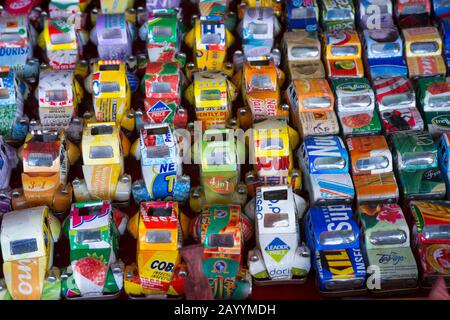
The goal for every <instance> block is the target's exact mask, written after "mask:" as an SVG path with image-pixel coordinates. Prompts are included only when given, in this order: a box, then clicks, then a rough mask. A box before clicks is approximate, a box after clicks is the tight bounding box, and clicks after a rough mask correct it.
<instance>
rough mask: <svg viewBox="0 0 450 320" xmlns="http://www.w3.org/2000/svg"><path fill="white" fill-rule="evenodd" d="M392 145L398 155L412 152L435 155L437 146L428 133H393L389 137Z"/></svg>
mask: <svg viewBox="0 0 450 320" xmlns="http://www.w3.org/2000/svg"><path fill="white" fill-rule="evenodd" d="M391 140H392V145H393V147H394V148H395V149H396V150H397V152H398V153H400V154H405V153H412V152H418V153H419V152H420V153H422V152H433V153H437V144H436V143H435V142H434V141H433V137H432V136H431V134H430V133H429V132H395V133H394V134H392V136H391Z"/></svg>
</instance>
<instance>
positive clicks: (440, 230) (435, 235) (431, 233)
mask: <svg viewBox="0 0 450 320" xmlns="http://www.w3.org/2000/svg"><path fill="white" fill-rule="evenodd" d="M422 233H423V236H424V237H425V239H427V240H444V239H449V238H450V224H440V225H430V226H425V227H423V230H422Z"/></svg>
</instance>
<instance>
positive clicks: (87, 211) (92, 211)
mask: <svg viewBox="0 0 450 320" xmlns="http://www.w3.org/2000/svg"><path fill="white" fill-rule="evenodd" d="M102 209H103V205H94V206H85V207H81V208H78V212H77V214H78V215H79V216H80V217H84V216H96V215H99V214H101V213H102Z"/></svg>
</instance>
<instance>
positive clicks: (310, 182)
mask: <svg viewBox="0 0 450 320" xmlns="http://www.w3.org/2000/svg"><path fill="white" fill-rule="evenodd" d="M298 158H299V163H300V164H301V168H302V173H303V181H304V185H305V189H306V190H307V191H308V193H309V202H310V203H311V205H323V204H340V203H348V204H351V203H352V201H353V198H354V196H355V190H354V188H353V182H352V178H351V177H350V174H349V165H348V163H349V156H348V152H347V149H346V148H345V145H344V142H343V141H342V140H341V138H339V137H338V136H326V137H308V138H306V139H305V140H304V141H303V143H302V145H301V147H300V149H299V152H298Z"/></svg>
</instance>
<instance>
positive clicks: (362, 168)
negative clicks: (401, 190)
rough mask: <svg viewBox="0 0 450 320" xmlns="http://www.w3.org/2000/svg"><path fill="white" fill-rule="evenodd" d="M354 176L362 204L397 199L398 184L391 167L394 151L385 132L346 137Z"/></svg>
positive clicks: (357, 196)
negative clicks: (383, 133) (390, 149)
mask: <svg viewBox="0 0 450 320" xmlns="http://www.w3.org/2000/svg"><path fill="white" fill-rule="evenodd" d="M347 147H348V151H349V154H350V161H351V164H352V178H353V185H354V186H355V192H356V200H357V201H358V203H359V204H364V203H368V202H372V201H378V202H397V199H398V187H397V182H396V179H395V175H394V172H393V170H392V167H393V164H392V154H391V152H390V151H389V147H388V144H387V142H386V139H385V137H384V136H379V135H376V136H353V137H350V138H347Z"/></svg>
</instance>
